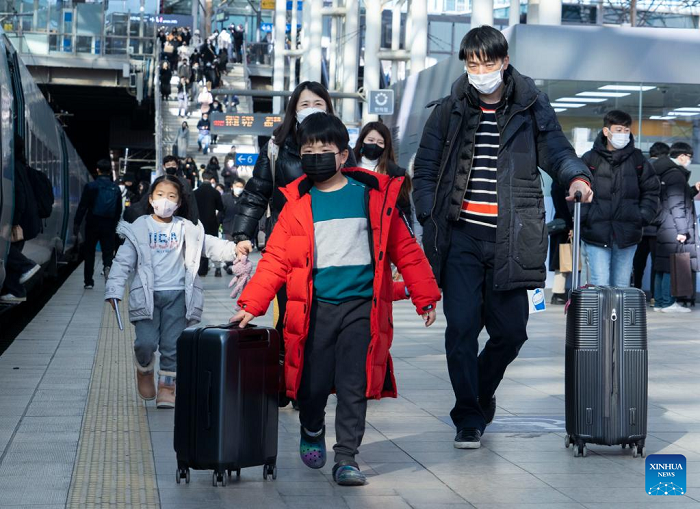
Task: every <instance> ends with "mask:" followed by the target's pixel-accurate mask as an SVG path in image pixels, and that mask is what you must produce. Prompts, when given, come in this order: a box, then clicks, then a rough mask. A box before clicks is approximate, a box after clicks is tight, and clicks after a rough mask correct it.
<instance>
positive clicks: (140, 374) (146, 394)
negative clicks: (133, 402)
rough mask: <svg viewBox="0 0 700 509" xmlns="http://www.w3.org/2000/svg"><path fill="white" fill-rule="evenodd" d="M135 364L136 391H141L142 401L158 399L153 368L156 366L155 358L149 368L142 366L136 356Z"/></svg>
mask: <svg viewBox="0 0 700 509" xmlns="http://www.w3.org/2000/svg"><path fill="white" fill-rule="evenodd" d="M134 364H135V365H136V389H137V390H138V391H139V396H141V399H143V400H146V401H150V400H152V399H153V398H155V397H156V383H155V380H154V379H153V368H154V367H155V365H156V358H155V356H154V357H153V358H152V359H151V362H150V363H149V364H148V366H145V367H144V366H141V364H139V361H138V360H136V354H134Z"/></svg>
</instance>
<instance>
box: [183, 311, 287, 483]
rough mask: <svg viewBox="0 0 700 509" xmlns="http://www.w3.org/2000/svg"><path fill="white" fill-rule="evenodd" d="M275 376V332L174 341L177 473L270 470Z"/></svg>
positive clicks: (189, 333) (212, 332) (223, 332)
mask: <svg viewBox="0 0 700 509" xmlns="http://www.w3.org/2000/svg"><path fill="white" fill-rule="evenodd" d="M279 369H280V367H279V335H278V333H277V331H276V330H275V329H270V328H265V327H249V328H246V329H239V328H238V326H237V324H236V325H235V326H232V325H220V326H208V327H199V328H191V329H186V330H185V331H184V332H183V333H182V335H181V336H180V338H179V339H178V342H177V394H176V402H175V438H174V446H175V452H176V454H177V460H178V469H185V470H186V469H188V468H193V469H196V470H214V471H215V472H218V473H223V472H225V471H226V470H231V471H236V470H238V469H240V468H245V467H251V466H257V465H265V466H268V465H270V466H274V465H275V464H276V461H277V420H278V407H277V398H278V385H279Z"/></svg>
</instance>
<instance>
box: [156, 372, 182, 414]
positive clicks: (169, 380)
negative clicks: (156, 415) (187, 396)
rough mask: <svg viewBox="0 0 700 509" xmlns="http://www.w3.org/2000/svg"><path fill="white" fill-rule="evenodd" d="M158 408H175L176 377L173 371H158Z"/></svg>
mask: <svg viewBox="0 0 700 509" xmlns="http://www.w3.org/2000/svg"><path fill="white" fill-rule="evenodd" d="M158 375H159V376H158V397H157V398H156V407H157V408H175V377H176V376H177V375H176V374H175V373H174V372H172V371H159V372H158Z"/></svg>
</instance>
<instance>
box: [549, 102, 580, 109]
mask: <svg viewBox="0 0 700 509" xmlns="http://www.w3.org/2000/svg"><path fill="white" fill-rule="evenodd" d="M584 106H586V105H585V104H582V103H560V102H553V103H552V107H553V108H583V107H584Z"/></svg>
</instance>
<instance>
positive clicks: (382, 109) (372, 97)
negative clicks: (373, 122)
mask: <svg viewBox="0 0 700 509" xmlns="http://www.w3.org/2000/svg"><path fill="white" fill-rule="evenodd" d="M367 102H368V103H369V104H368V108H369V114H370V115H393V114H394V91H393V90H391V89H386V90H370V92H369V97H368V98H367Z"/></svg>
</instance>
